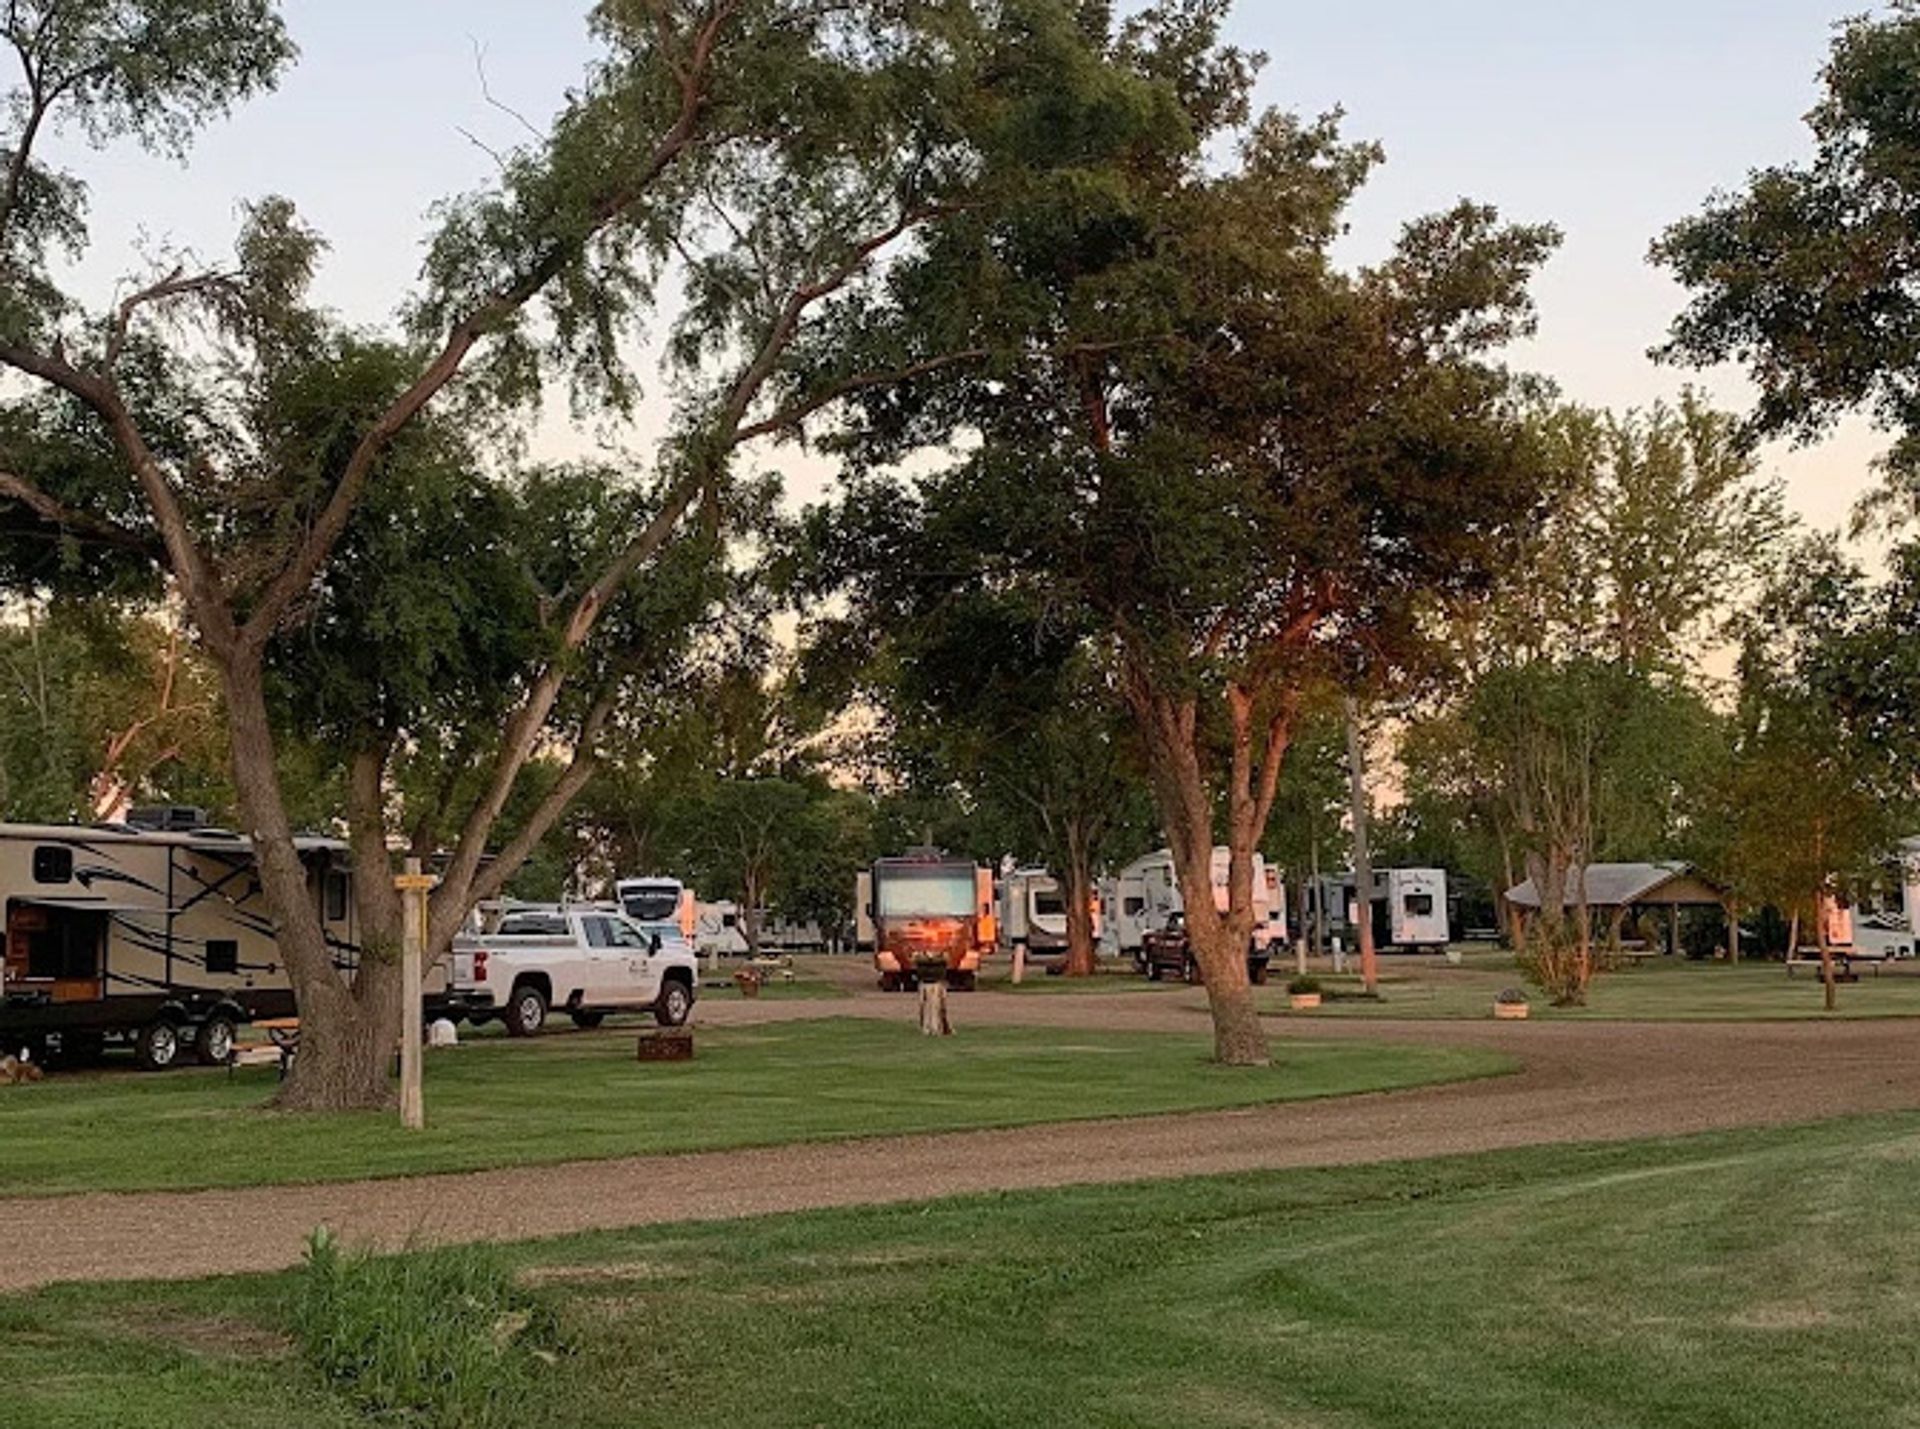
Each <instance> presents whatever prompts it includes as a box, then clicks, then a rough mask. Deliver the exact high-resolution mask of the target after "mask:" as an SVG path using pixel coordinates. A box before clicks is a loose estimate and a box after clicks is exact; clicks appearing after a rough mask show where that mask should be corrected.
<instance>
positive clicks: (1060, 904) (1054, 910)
mask: <svg viewBox="0 0 1920 1429" xmlns="http://www.w3.org/2000/svg"><path fill="white" fill-rule="evenodd" d="M1033 916H1034V917H1036V918H1064V917H1066V916H1067V900H1066V898H1065V896H1064V895H1062V894H1061V893H1059V892H1057V891H1052V892H1046V893H1036V894H1034V895H1033Z"/></svg>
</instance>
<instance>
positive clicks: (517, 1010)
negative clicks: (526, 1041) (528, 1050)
mask: <svg viewBox="0 0 1920 1429" xmlns="http://www.w3.org/2000/svg"><path fill="white" fill-rule="evenodd" d="M505 1020H506V1024H507V1036H509V1037H532V1036H534V1035H535V1034H537V1033H538V1032H539V1031H540V1029H541V1028H542V1027H544V1026H546V1025H547V995H546V994H545V993H544V992H542V991H540V989H539V988H537V987H535V986H534V985H533V984H532V983H530V982H526V983H522V984H520V986H519V987H516V988H515V989H514V990H513V996H512V997H511V998H509V999H508V1000H507V1011H506V1017H505Z"/></svg>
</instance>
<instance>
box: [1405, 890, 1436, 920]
mask: <svg viewBox="0 0 1920 1429" xmlns="http://www.w3.org/2000/svg"><path fill="white" fill-rule="evenodd" d="M1405 901H1406V905H1407V916H1408V917H1409V918H1431V917H1432V916H1433V895H1432V894H1431V893H1409V894H1408V895H1407V896H1406V900H1405Z"/></svg>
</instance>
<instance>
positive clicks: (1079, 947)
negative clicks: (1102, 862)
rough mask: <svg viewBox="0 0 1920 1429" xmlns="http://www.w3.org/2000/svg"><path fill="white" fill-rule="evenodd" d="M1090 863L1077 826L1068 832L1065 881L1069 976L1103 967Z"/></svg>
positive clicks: (1089, 975) (1083, 974)
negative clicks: (1095, 931)
mask: <svg viewBox="0 0 1920 1429" xmlns="http://www.w3.org/2000/svg"><path fill="white" fill-rule="evenodd" d="M1087 864H1088V859H1087V844H1086V840H1085V839H1084V838H1083V837H1081V836H1080V833H1079V830H1078V828H1077V826H1076V827H1075V828H1071V829H1069V830H1068V831H1067V866H1066V869H1065V870H1064V873H1065V878H1064V880H1063V891H1064V893H1065V895H1066V903H1067V969H1066V973H1067V976H1068V977H1092V976H1093V975H1094V974H1095V973H1096V972H1098V971H1099V970H1100V957H1099V950H1098V949H1097V948H1096V947H1095V946H1094V938H1093V870H1092V869H1091V868H1089V867H1088V866H1087Z"/></svg>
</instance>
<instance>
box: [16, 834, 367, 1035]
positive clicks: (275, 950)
mask: <svg viewBox="0 0 1920 1429" xmlns="http://www.w3.org/2000/svg"><path fill="white" fill-rule="evenodd" d="M177 814H178V811H175V817H173V818H172V819H170V820H167V821H165V822H170V823H172V824H173V825H175V826H173V827H163V828H149V827H139V826H134V825H108V826H100V827H87V826H74V825H35V824H0V914H4V918H5V937H6V943H5V953H4V957H0V1050H4V1051H10V1052H12V1051H19V1050H20V1049H21V1048H23V1047H41V1048H44V1047H46V1046H47V1045H48V1044H49V1043H50V1042H58V1043H59V1044H60V1047H61V1050H62V1051H63V1052H72V1051H74V1050H75V1049H78V1048H92V1047H98V1046H101V1045H103V1044H104V1043H105V1042H106V1041H107V1040H108V1039H121V1040H127V1041H130V1042H132V1044H133V1046H134V1049H135V1051H136V1053H137V1055H138V1059H139V1061H140V1064H141V1065H142V1066H143V1067H146V1068H149V1069H151V1070H160V1069H162V1068H165V1067H169V1066H172V1065H174V1064H175V1063H176V1062H178V1061H179V1060H180V1059H181V1058H182V1057H183V1056H184V1055H186V1054H187V1053H189V1052H192V1053H193V1054H195V1055H197V1057H198V1059H199V1060H201V1061H203V1062H210V1063H212V1062H220V1061H224V1060H225V1059H226V1057H227V1055H228V1053H229V1051H230V1050H231V1047H232V1042H233V1034H234V1029H235V1027H236V1026H238V1025H239V1024H241V1023H244V1022H248V1021H252V1020H255V1019H258V1018H263V1017H282V1016H288V1015H291V1014H292V1012H293V1010H294V1006H293V992H292V988H291V985H290V984H289V982H288V979H287V972H286V967H285V965H284V964H283V962H282V961H281V957H280V949H279V944H278V942H277V940H276V937H275V929H274V924H273V920H272V917H271V915H270V914H269V913H268V911H267V905H266V898H265V896H264V894H263V892H262V890H261V886H260V879H259V875H258V872H257V870H256V868H255V866H254V857H253V849H252V846H251V845H250V844H249V843H248V841H247V840H246V839H244V838H242V837H240V836H239V835H237V834H231V833H226V832H223V831H220V830H217V829H209V828H204V827H199V826H195V825H193V824H192V822H191V821H190V820H185V819H181V818H179V817H177ZM183 825H184V826H183ZM296 847H297V848H298V851H299V854H300V860H301V862H302V863H303V864H304V865H305V867H306V870H307V880H308V886H309V889H310V890H311V894H312V897H313V901H314V911H315V912H316V913H317V914H318V915H319V916H320V919H321V923H322V925H323V927H324V928H325V930H326V936H327V941H328V944H329V945H330V946H331V947H332V948H333V950H334V957H335V959H336V961H337V962H339V963H340V965H341V966H343V967H351V966H352V965H353V964H354V962H355V961H356V960H357V958H358V956H359V938H360V930H359V923H358V919H357V916H356V913H355V909H354V906H353V890H352V880H351V878H350V877H349V874H348V870H349V859H348V850H347V846H346V845H345V844H344V843H342V842H340V841H339V840H337V839H327V838H315V837H303V838H300V839H298V840H296Z"/></svg>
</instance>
